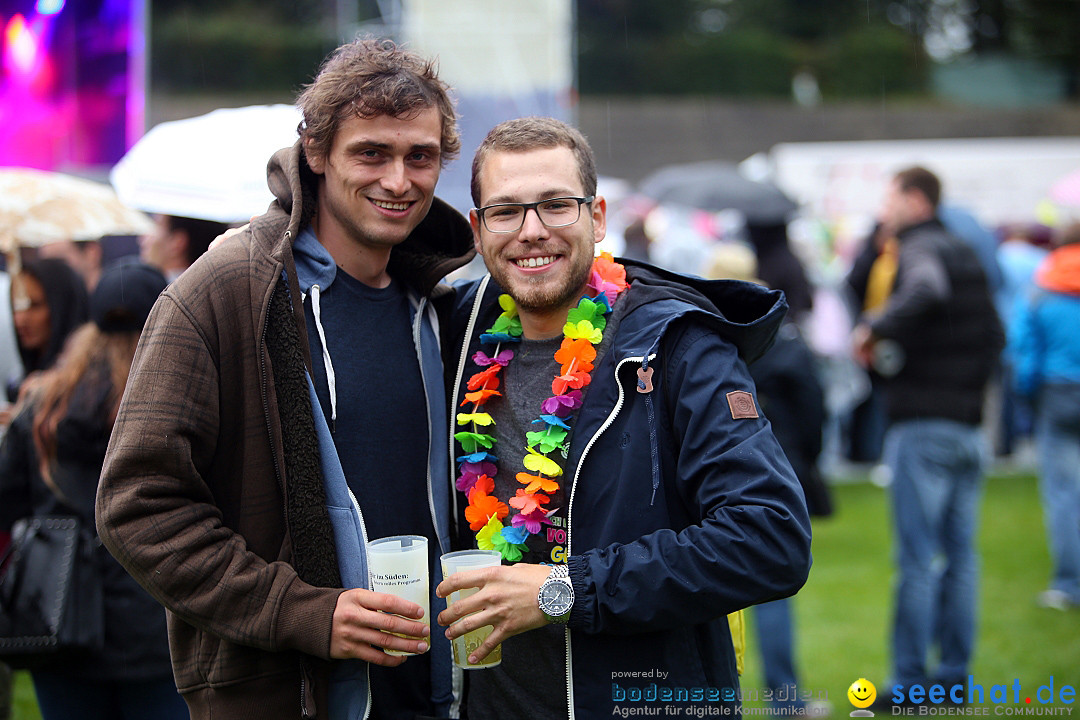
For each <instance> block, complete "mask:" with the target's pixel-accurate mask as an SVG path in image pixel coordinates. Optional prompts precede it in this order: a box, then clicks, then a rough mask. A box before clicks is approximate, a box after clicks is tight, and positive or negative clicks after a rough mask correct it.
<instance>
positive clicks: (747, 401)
mask: <svg viewBox="0 0 1080 720" xmlns="http://www.w3.org/2000/svg"><path fill="white" fill-rule="evenodd" d="M727 404H728V407H729V408H731V419H732V420H739V419H742V418H756V417H757V416H758V411H757V405H756V404H755V403H754V396H753V395H751V394H750V393H748V392H746V391H745V390H736V391H734V392H729V393H728V394H727Z"/></svg>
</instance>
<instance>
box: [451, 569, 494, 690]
mask: <svg viewBox="0 0 1080 720" xmlns="http://www.w3.org/2000/svg"><path fill="white" fill-rule="evenodd" d="M501 564H502V555H500V554H499V551H498V550H459V551H457V552H452V553H447V554H445V555H443V556H442V571H443V577H444V578H448V577H450V576H451V575H453V574H454V573H456V572H458V571H460V570H476V569H479V568H486V567H498V566H499V565H501ZM477 590H478V588H465V589H463V590H458V591H457V592H452V593H450V597H448V598H446V605H447V607H449V606H450V605H453V604H454V603H455V602H457V601H458V600H460V599H462V598H467V597H469V596H470V595H472V594H473V593H475V592H476V591H477ZM492 630H494V628H493V627H492V626H491V625H485V626H484V627H482V628H477V629H476V630H472V631H470V632H467V633H465V634H464V635H462V636H461V637H459V638H454V640H453V643H452V646H453V649H454V665H456V666H457V667H459V668H462V669H465V670H480V669H482V668H490V667H495V666H496V665H498V664H499V663H501V662H502V643H499V644H498V645H496V646H495V649H494V650H492V651H491V652H490V653H488V656H487V657H486V658H484V659H483V660H481V661H480V662H479V663H477V664H476V665H470V664H469V654H470V653H473V652H475V651H476V649H477V648H479V647H480V645H481V644H483V642H484V641H485V640H487V638H488V635H490V634H491V631H492Z"/></svg>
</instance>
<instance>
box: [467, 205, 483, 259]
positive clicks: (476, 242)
mask: <svg viewBox="0 0 1080 720" xmlns="http://www.w3.org/2000/svg"><path fill="white" fill-rule="evenodd" d="M469 225H471V226H472V237H473V247H474V248H476V254H477V255H483V254H484V251H483V249H481V247H480V216H479V215H478V214H477V212H476V208H473V209H472V210H470V211H469Z"/></svg>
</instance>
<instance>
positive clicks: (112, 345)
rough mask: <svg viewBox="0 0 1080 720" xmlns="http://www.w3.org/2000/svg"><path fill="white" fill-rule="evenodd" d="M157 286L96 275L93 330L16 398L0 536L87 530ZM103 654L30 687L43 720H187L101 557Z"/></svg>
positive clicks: (160, 658) (134, 609) (140, 596)
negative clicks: (16, 526) (46, 528)
mask: <svg viewBox="0 0 1080 720" xmlns="http://www.w3.org/2000/svg"><path fill="white" fill-rule="evenodd" d="M165 284H166V283H165V278H164V277H163V276H162V275H161V273H159V272H158V271H157V270H154V269H152V268H150V267H148V266H146V265H141V264H127V265H120V266H116V267H113V268H110V269H108V270H106V271H105V272H104V273H103V274H102V277H101V280H100V281H99V283H98V286H97V288H96V289H95V291H94V294H93V296H92V298H91V301H90V314H91V317H92V320H93V322H90V323H86V324H85V325H83V326H82V327H80V328H79V329H78V330H76V331H75V333H74V334H73V335H72V336H71V338H70V339H69V341H68V343H67V346H66V348H65V350H64V351H63V353H62V354H61V355H60V357H59V359H58V360H57V361H56V363H55V365H54V366H53V367H52V368H51V369H49V370H46V371H45V372H44V373H42V375H41V376H40V377H39V378H38V379H37V380H36V381H35V383H34V384H33V386H32V387H31V388H30V389H29V390H28V391H27V392H26V393H24V398H23V400H22V402H21V403H20V407H19V410H18V412H17V414H16V416H15V419H14V420H13V421H12V424H11V428H10V429H9V431H8V434H7V436H6V437H5V438H4V442H3V445H2V446H0V530H5V531H7V530H10V528H11V525H12V524H13V522H14V521H15V520H16V519H18V518H20V517H25V516H31V515H37V516H44V515H77V516H79V518H80V519H81V520H82V522H83V523H84V524H85V525H86V527H91V528H92V527H94V496H95V495H96V492H97V482H98V477H99V476H100V474H101V466H102V462H103V461H104V458H105V450H106V447H107V446H108V442H109V435H110V433H111V432H112V426H113V423H114V421H115V420H116V412H117V408H118V407H119V404H120V396H121V395H122V394H123V391H124V387H125V385H126V384H127V376H128V372H129V370H130V368H131V361H132V358H133V357H134V354H135V348H136V346H137V344H138V341H139V334H140V332H141V330H142V326H143V323H144V322H145V320H146V316H147V315H148V314H149V312H150V308H151V307H152V306H153V304H154V301H155V300H156V298H157V296H158V294H159V293H160V292H161V290H163V289H164V288H165ZM93 562H94V563H95V569H96V570H97V571H98V572H100V573H101V576H102V579H103V584H104V612H105V618H104V620H105V622H104V626H105V643H104V647H103V648H102V649H101V650H100V651H93V652H90V653H88V654H87V655H86V656H80V657H79V658H71V659H65V660H57V661H55V662H53V663H50V664H48V665H47V666H45V667H43V668H41V669H39V670H34V671H33V672H32V677H33V681H34V688H35V691H36V693H37V697H38V704H39V707H40V709H41V714H42V717H43V718H44V720H60V719H62V718H72V717H78V718H90V719H97V718H100V719H101V720H105V719H106V718H109V719H112V718H122V719H123V720H137V719H139V720H141V719H143V718H145V719H146V720H151V719H152V720H162V719H164V720H173V718H176V719H177V720H179V719H180V718H187V717H188V714H187V708H186V705H185V704H184V702H183V700H182V699H181V698H180V696H179V695H178V694H177V692H176V687H175V685H174V684H173V680H172V673H171V667H170V664H169V652H168V643H167V636H166V628H165V612H164V610H163V609H162V608H161V606H160V605H158V603H157V602H156V601H155V600H153V598H151V597H150V596H149V595H148V594H147V593H146V591H144V590H143V589H142V588H141V587H139V586H138V584H136V583H135V581H134V580H132V579H131V577H130V576H129V575H128V574H127V573H126V572H125V571H124V570H123V568H122V567H121V566H120V565H119V563H117V562H116V561H115V560H114V559H113V558H112V556H110V555H109V553H108V552H107V551H106V550H105V549H104V548H103V547H100V546H98V547H96V548H95V556H94V560H93Z"/></svg>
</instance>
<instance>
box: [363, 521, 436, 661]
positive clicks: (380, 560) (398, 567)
mask: <svg viewBox="0 0 1080 720" xmlns="http://www.w3.org/2000/svg"><path fill="white" fill-rule="evenodd" d="M367 555H368V572H369V574H370V575H371V589H372V590H374V591H375V592H381V593H387V594H388V595H397V596H398V597H400V598H404V599H405V600H408V601H410V602H414V603H416V604H417V605H419V606H420V607H422V608H424V617H423V618H421V619H420V620H419V622H423V623H430V620H429V618H428V616H429V615H430V611H431V608H430V602H429V598H430V594H429V581H428V541H427V538H425V537H421V536H420V535H394V536H392V537H385V538H380V539H378V540H372V541H371V542H369V543H368V544H367ZM406 619H407V620H415V619H416V618H406ZM429 627H430V624H429ZM394 634H395V635H397V636H398V637H411V636H409V635H402V634H401V633H394ZM386 654H387V655H415V654H416V653H411V652H402V651H401V650H387V651H386Z"/></svg>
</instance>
